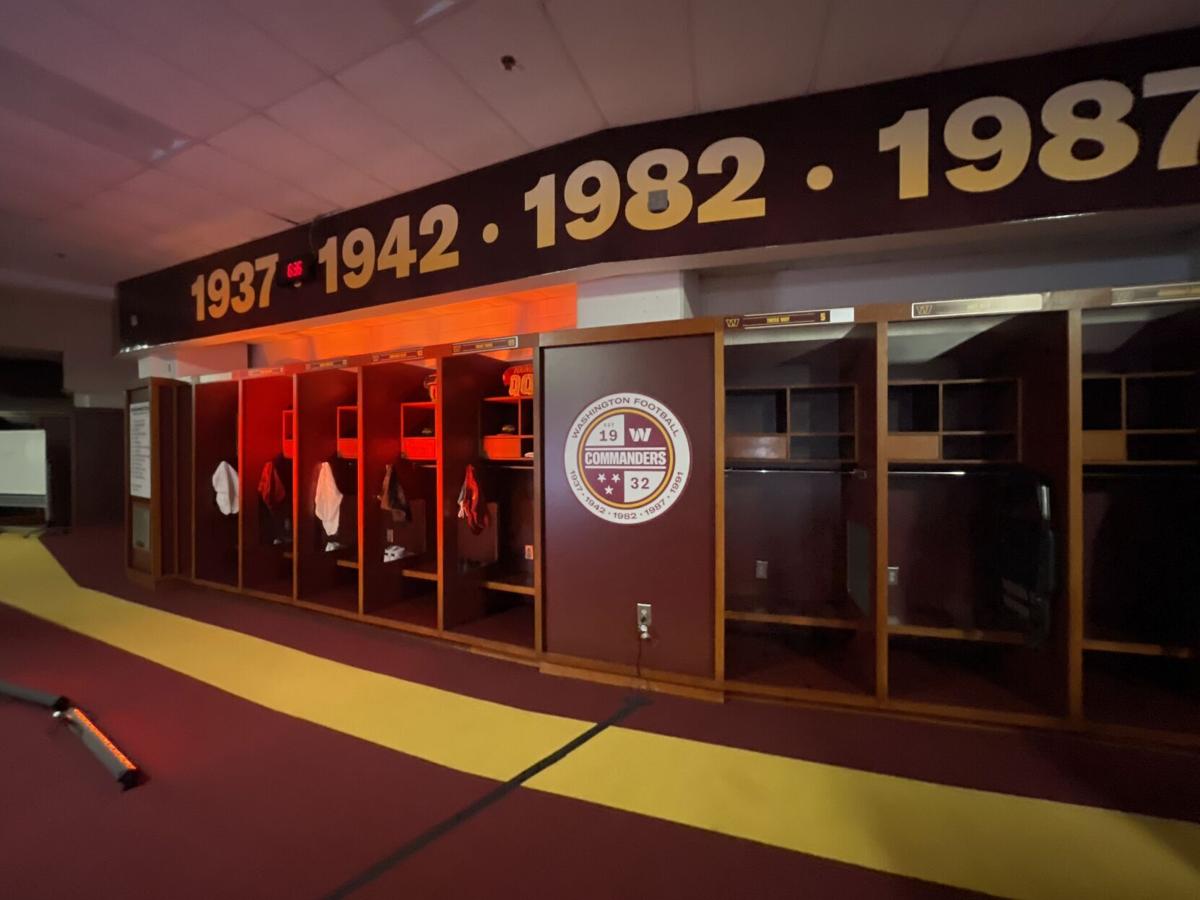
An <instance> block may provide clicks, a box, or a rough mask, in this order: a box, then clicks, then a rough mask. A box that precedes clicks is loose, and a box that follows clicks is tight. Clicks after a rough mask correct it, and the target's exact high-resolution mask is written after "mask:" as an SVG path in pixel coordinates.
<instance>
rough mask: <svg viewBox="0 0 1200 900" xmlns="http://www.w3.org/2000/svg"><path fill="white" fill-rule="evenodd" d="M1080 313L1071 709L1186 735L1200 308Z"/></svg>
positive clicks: (1192, 640) (1194, 709)
mask: <svg viewBox="0 0 1200 900" xmlns="http://www.w3.org/2000/svg"><path fill="white" fill-rule="evenodd" d="M1082 317H1083V328H1082V333H1083V337H1082V345H1083V385H1082V396H1083V403H1082V406H1083V525H1084V535H1083V603H1084V620H1083V699H1084V713H1085V715H1086V716H1087V717H1088V718H1089V719H1093V720H1096V721H1104V722H1110V723H1113V724H1118V725H1135V726H1136V725H1140V726H1149V727H1159V728H1167V729H1170V730H1175V731H1190V732H1200V664H1198V663H1197V660H1198V659H1200V587H1198V585H1200V465H1198V463H1200V374H1198V372H1197V364H1198V359H1200V353H1198V351H1197V348H1198V347H1200V304H1183V305H1180V304H1164V305H1143V306H1130V307H1118V306H1114V307H1111V308H1107V309H1089V310H1084V311H1083V313H1082Z"/></svg>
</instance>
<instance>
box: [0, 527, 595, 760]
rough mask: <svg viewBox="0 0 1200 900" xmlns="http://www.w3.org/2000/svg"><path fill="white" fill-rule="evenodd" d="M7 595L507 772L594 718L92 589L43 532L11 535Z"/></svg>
mask: <svg viewBox="0 0 1200 900" xmlns="http://www.w3.org/2000/svg"><path fill="white" fill-rule="evenodd" d="M0 600H3V601H4V602H5V603H7V604H8V605H10V606H13V607H16V608H17V609H22V610H25V611H26V612H29V613H32V614H33V615H35V616H38V617H40V618H42V619H45V620H47V621H49V622H53V623H54V624H56V625H61V626H63V627H64V628H68V629H70V630H71V631H75V632H78V633H80V634H84V635H87V636H88V637H92V638H95V639H97V640H100V641H103V642H104V643H106V644H110V645H111V646H113V647H117V648H118V649H121V650H125V651H128V652H129V653H133V654H135V655H137V656H140V657H142V658H143V659H148V660H150V661H151V662H155V663H158V664H159V665H162V666H165V667H167V668H168V669H174V670H175V671H176V672H181V673H183V674H184V675H189V676H191V677H192V678H195V679H197V680H198V681H203V682H204V683H206V684H210V685H212V686H213V687H217V688H220V689H221V690H224V691H228V692H229V693H231V694H234V695H236V696H238V697H242V698H244V699H246V700H250V701H252V702H254V703H258V704H261V705H262V706H266V707H269V708H270V709H274V710H277V711H279V712H282V713H287V714H288V715H291V716H295V717H296V718H299V719H306V720H307V721H310V722H315V723H316V724H318V725H324V726H325V727H327V728H332V729H334V730H336V731H341V732H344V733H345V734H352V735H354V736H355V737H359V738H362V739H364V740H368V741H371V742H373V743H376V744H381V745H382V746H384V747H389V748H391V749H392V750H399V751H400V752H402V753H407V754H410V755H412V756H416V757H419V758H421V759H426V760H429V761H430V762H435V763H439V764H441V765H444V766H448V767H449V768H452V769H457V770H458V771H460V772H469V773H471V774H472V775H482V776H485V777H487V778H494V779H497V780H500V781H507V780H508V779H510V778H512V777H513V776H514V775H516V774H518V773H519V772H521V771H523V770H524V769H526V768H528V767H529V766H530V765H532V764H533V763H534V762H536V761H537V760H539V759H541V758H542V757H543V756H546V755H547V754H549V753H553V752H554V751H555V750H557V749H558V748H559V747H561V746H562V745H563V744H565V743H567V742H568V741H571V740H572V739H574V738H575V737H577V736H578V735H580V734H582V733H583V732H584V731H586V730H587V729H588V728H590V727H591V726H592V724H593V723H591V722H584V721H580V720H577V719H567V718H563V717H561V716H552V715H546V714H543V713H536V712H529V711H527V710H518V709H513V708H511V707H508V706H504V705H502V704H499V703H489V702H487V701H485V700H478V699H476V698H474V697H467V696H464V695H462V694H455V693H453V692H451V691H443V690H438V689H437V688H432V687H428V686H426V685H423V684H417V683H415V682H411V681H404V680H403V679H400V678H392V677H390V676H387V675H381V674H379V673H377V672H369V671H367V670H365V669H358V668H355V667H354V666H348V665H345V664H343V663H339V662H334V661H333V660H329V659H325V658H323V657H320V656H313V655H312V654H309V653H302V652H301V651H299V650H293V649H291V648H290V647H284V646H282V645H280V644H274V643H272V642H270V641H264V640H262V639H261V638H256V637H252V636H250V635H246V634H241V633H240V632H237V631H231V630H229V629H226V628H220V627H218V626H215V625H208V624H206V623H204V622H198V621H196V620H195V619H188V618H185V617H183V616H177V615H174V614H173V613H167V612H162V611H161V610H157V609H152V608H150V607H148V606H142V605H141V604H138V603H131V602H129V601H128V600H122V599H120V598H118V597H113V596H112V595H110V594H104V593H101V592H100V591H92V590H88V589H86V588H81V587H79V586H78V585H76V584H75V582H74V581H73V580H72V579H71V577H70V576H69V575H68V574H67V573H66V571H65V570H64V569H63V568H62V567H61V566H59V564H58V562H57V560H55V559H54V557H53V556H51V555H50V553H49V552H48V551H47V550H46V549H45V547H43V546H42V544H41V543H40V542H38V541H34V540H24V539H22V538H17V537H15V536H13V535H0Z"/></svg>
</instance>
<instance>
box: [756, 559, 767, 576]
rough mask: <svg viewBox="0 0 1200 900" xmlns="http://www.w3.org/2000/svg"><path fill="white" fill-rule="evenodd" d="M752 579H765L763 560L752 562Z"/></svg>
mask: <svg viewBox="0 0 1200 900" xmlns="http://www.w3.org/2000/svg"><path fill="white" fill-rule="evenodd" d="M754 577H755V578H760V579H764V578H766V577H767V561H766V560H765V559H756V560H755V561H754Z"/></svg>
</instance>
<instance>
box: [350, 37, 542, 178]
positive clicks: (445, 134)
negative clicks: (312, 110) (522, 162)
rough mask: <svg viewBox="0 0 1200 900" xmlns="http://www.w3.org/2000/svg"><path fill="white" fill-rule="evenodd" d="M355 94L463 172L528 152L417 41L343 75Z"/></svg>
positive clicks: (503, 124) (474, 94)
mask: <svg viewBox="0 0 1200 900" xmlns="http://www.w3.org/2000/svg"><path fill="white" fill-rule="evenodd" d="M337 80H338V81H340V82H341V83H342V84H343V85H344V86H345V87H346V88H347V89H348V90H349V91H350V92H351V93H352V94H354V95H355V96H356V97H358V98H359V99H360V100H362V101H363V102H364V103H366V104H367V105H368V106H369V107H371V108H372V109H374V110H375V111H377V112H379V113H381V114H383V115H384V116H387V117H388V118H389V119H390V120H391V121H392V122H394V123H395V124H396V125H398V126H399V127H400V128H402V129H404V131H405V133H407V134H413V135H420V138H421V143H423V144H424V145H425V146H426V147H428V148H429V149H430V150H432V151H433V152H434V153H436V154H437V155H438V156H440V157H442V158H443V159H445V160H446V161H447V162H449V163H450V164H451V165H453V166H455V167H456V168H458V169H460V170H462V171H469V170H471V169H478V168H480V167H482V166H486V165H488V164H490V163H494V162H499V161H500V160H502V159H509V158H510V157H513V156H518V155H519V154H521V153H523V152H524V151H525V150H527V149H529V148H528V145H527V144H526V143H525V141H523V140H522V139H521V138H520V137H519V136H518V135H517V133H516V132H514V131H513V130H512V128H511V127H510V126H509V125H508V124H507V123H506V122H505V121H504V120H503V119H501V118H500V117H499V116H498V115H496V113H495V112H493V111H492V109H491V108H490V107H489V106H488V105H487V104H486V103H484V102H483V100H481V99H480V98H479V95H478V94H476V93H475V92H474V91H472V90H471V89H470V88H469V87H467V86H466V85H465V84H464V83H463V82H462V81H461V80H460V79H459V77H458V76H457V75H456V74H454V72H453V71H451V70H450V69H449V68H448V67H447V66H446V64H445V63H443V62H442V61H441V60H439V59H438V58H437V57H436V56H434V55H433V54H432V53H431V52H430V51H429V49H428V48H427V47H426V46H425V45H424V44H422V43H421V42H420V41H418V40H410V41H405V42H404V43H403V44H398V45H396V46H393V47H388V48H387V49H386V50H383V51H382V52H380V53H377V54H375V55H374V56H372V57H370V58H368V59H365V60H363V61H362V62H360V63H358V64H357V65H355V66H352V67H350V68H349V69H347V70H346V71H344V72H342V73H341V74H340V75H338V77H337Z"/></svg>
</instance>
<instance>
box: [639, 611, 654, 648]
mask: <svg viewBox="0 0 1200 900" xmlns="http://www.w3.org/2000/svg"><path fill="white" fill-rule="evenodd" d="M652 617H653V616H652V613H651V611H650V604H649V603H639V604H638V605H637V630H638V634H640V635H641V637H642V640H644V641H645V640H649V639H650V622H651V620H652Z"/></svg>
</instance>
